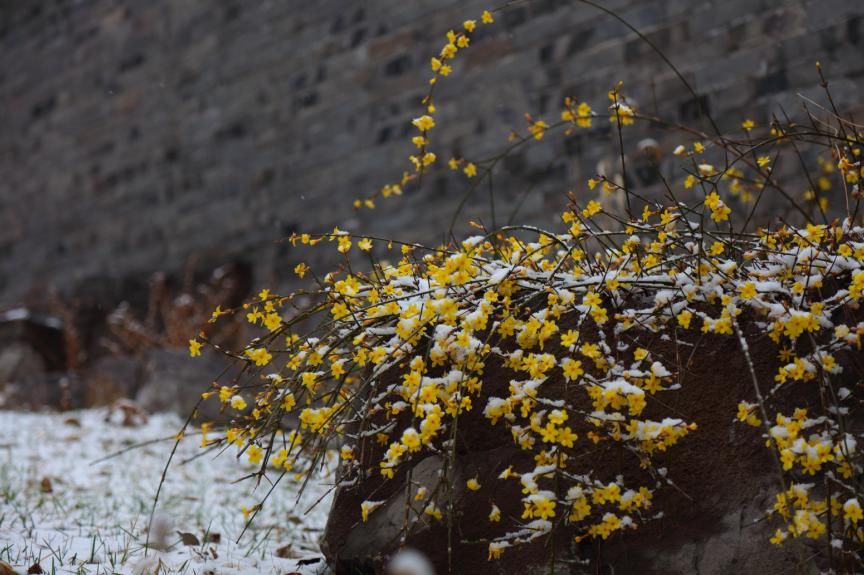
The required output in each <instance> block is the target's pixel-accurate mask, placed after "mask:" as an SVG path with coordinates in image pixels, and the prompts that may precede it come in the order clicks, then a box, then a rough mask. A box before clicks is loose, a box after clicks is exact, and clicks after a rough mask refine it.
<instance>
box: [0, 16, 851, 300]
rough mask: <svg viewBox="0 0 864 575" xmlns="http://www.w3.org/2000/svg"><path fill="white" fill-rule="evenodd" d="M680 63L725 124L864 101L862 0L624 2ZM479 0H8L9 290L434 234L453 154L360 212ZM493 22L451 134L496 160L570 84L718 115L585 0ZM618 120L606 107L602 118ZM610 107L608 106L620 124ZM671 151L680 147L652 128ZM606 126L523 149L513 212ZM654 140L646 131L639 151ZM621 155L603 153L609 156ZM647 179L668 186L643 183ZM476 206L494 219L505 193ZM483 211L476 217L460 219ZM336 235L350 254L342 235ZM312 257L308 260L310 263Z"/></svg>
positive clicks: (274, 270) (528, 215)
mask: <svg viewBox="0 0 864 575" xmlns="http://www.w3.org/2000/svg"><path fill="white" fill-rule="evenodd" d="M603 5H604V6H606V7H608V8H609V9H612V10H614V11H616V12H617V13H618V14H620V15H621V16H622V17H623V18H625V19H626V20H628V21H629V22H631V23H632V24H633V25H635V26H636V27H638V28H639V29H640V30H641V31H642V32H644V33H645V34H646V35H647V36H648V38H650V39H651V40H652V41H653V42H654V43H655V44H656V45H657V46H658V47H659V48H661V49H662V50H664V51H665V52H666V53H667V54H668V56H669V57H670V59H671V60H672V61H673V62H674V63H675V64H676V65H677V66H678V67H679V68H680V70H681V71H682V72H683V74H684V75H685V77H686V78H687V79H688V81H690V82H691V83H692V85H693V87H694V88H695V90H696V91H697V92H698V93H699V94H700V97H701V99H702V102H703V104H705V105H707V107H708V109H709V110H710V112H711V114H712V115H713V116H714V117H715V119H716V120H717V122H718V123H719V125H720V126H721V128H723V129H733V128H734V127H736V126H737V125H738V123H739V122H740V121H741V120H742V119H743V116H744V115H745V112H746V115H747V116H749V117H752V118H753V119H754V120H756V121H757V122H760V123H762V124H764V123H766V122H767V121H768V120H769V118H770V115H771V113H776V112H777V111H778V110H780V108H781V106H782V108H783V109H785V110H786V111H787V112H789V113H790V114H793V115H794V114H796V113H798V111H799V110H800V108H801V100H800V99H799V97H798V96H797V94H798V93H799V92H800V93H802V94H804V95H806V96H808V97H811V98H814V99H816V100H818V101H821V100H822V99H823V98H822V95H821V92H820V90H819V88H818V86H817V82H816V80H817V76H816V73H815V69H814V63H815V61H816V60H820V61H821V62H822V63H823V65H824V67H825V70H826V73H827V75H828V76H829V77H830V78H831V80H832V88H833V91H834V96H835V98H836V100H837V103H838V105H840V106H843V107H847V108H849V109H851V110H852V111H853V112H854V111H856V110H857V111H858V112H860V111H861V103H862V102H864V98H862V97H861V96H859V91H860V88H861V85H862V74H864V59H862V58H861V53H862V50H864V23H862V15H864V4H862V3H861V2H860V1H859V0H785V1H783V0H775V1H770V0H609V1H605V2H603ZM487 7H489V4H488V2H486V1H478V0H467V1H449V0H368V1H363V2H359V1H355V2H349V1H348V0H316V1H314V2H309V1H302V2H301V1H298V0H284V1H276V0H261V1H256V2H242V1H240V0H233V1H229V0H220V1H218V2H216V1H214V2H204V1H201V0H179V1H178V0H154V1H151V2H137V1H133V0H88V1H83V0H52V1H49V0H28V1H27V2H5V3H3V4H2V5H0V48H2V49H0V119H2V129H0V174H2V178H0V301H2V302H6V303H12V302H14V301H17V300H20V299H21V298H22V297H24V296H25V295H26V294H27V293H28V292H29V291H31V290H32V289H33V288H34V287H43V286H46V285H57V286H58V287H60V288H61V289H62V290H67V291H70V290H75V289H78V287H79V286H81V285H84V284H85V282H89V285H103V284H106V283H111V282H115V283H116V282H118V281H120V280H122V279H123V278H129V277H136V276H141V275H143V274H146V273H149V272H151V271H153V270H156V269H162V270H167V271H178V270H180V269H181V268H182V267H183V265H184V263H185V262H187V260H188V259H189V258H190V257H195V258H197V260H198V261H200V262H204V263H207V264H219V263H222V262H224V261H225V260H228V259H232V258H235V257H242V259H244V260H246V261H248V262H249V263H252V264H253V265H254V266H255V269H256V274H257V278H256V279H257V281H258V283H261V284H265V283H267V284H270V285H272V284H274V283H277V282H279V281H280V280H282V279H284V278H285V277H286V276H287V275H288V272H289V270H290V267H293V264H294V263H295V261H297V259H298V258H299V257H300V256H299V255H295V254H293V253H291V252H290V251H288V250H286V248H285V246H284V245H280V244H277V243H275V242H274V240H277V239H278V238H279V237H282V236H284V235H286V234H288V233H290V232H292V231H323V230H328V229H331V228H332V227H333V225H334V224H336V223H339V224H340V225H341V226H342V227H348V228H350V229H352V230H355V231H361V232H371V231H373V230H374V231H375V232H377V233H378V234H380V235H392V236H397V237H402V238H411V239H416V240H424V241H436V240H439V239H440V238H441V237H442V234H443V232H444V231H445V230H446V228H447V226H448V224H449V220H450V216H451V214H452V211H453V207H454V205H455V203H456V202H458V200H459V198H460V197H461V195H462V194H463V193H464V192H465V190H466V184H465V181H464V179H461V178H457V177H455V176H453V175H452V174H450V173H449V172H447V171H446V170H442V171H436V172H434V173H432V174H430V175H429V176H428V177H427V178H426V181H425V182H424V185H423V188H422V190H420V191H415V192H413V193H412V194H410V195H409V196H408V197H405V198H403V199H401V200H398V201H391V202H385V203H382V205H381V207H380V208H379V209H378V210H376V211H373V212H363V213H360V214H354V212H353V210H352V207H351V203H352V200H353V199H354V198H355V197H358V196H362V195H366V194H368V193H370V192H371V191H373V190H375V189H377V188H378V187H379V186H381V185H382V184H384V183H388V182H390V181H392V180H393V179H394V178H397V177H398V175H399V174H400V173H401V171H402V170H403V169H404V168H406V164H407V162H406V161H405V160H404V158H405V157H406V156H407V154H408V153H409V152H410V148H411V145H410V143H408V142H407V135H408V134H410V133H411V132H412V130H413V128H411V126H410V124H409V121H410V118H412V117H414V116H416V115H418V113H419V112H420V109H421V108H420V105H419V98H420V96H421V95H422V93H423V92H424V90H425V84H426V82H425V81H426V78H427V77H428V75H429V69H428V60H429V57H430V56H431V55H433V54H434V53H435V52H436V51H437V50H438V49H439V48H440V45H441V44H442V39H443V34H444V32H445V31H446V30H447V29H448V27H450V26H454V25H458V23H460V22H461V21H462V20H464V19H466V18H469V17H477V16H478V15H479V13H480V11H481V10H483V9H484V8H487ZM498 20H499V21H498V23H496V25H495V26H493V27H488V28H484V29H483V30H482V32H481V33H479V34H478V35H477V36H476V37H475V39H474V41H473V45H472V47H471V48H470V49H469V50H468V51H467V53H466V54H465V55H464V57H461V58H460V59H459V60H458V62H457V64H456V65H455V71H454V76H452V77H451V78H450V79H448V81H447V82H445V83H443V84H442V85H441V90H440V93H439V96H438V107H439V110H440V112H439V126H440V127H439V128H438V129H436V131H435V134H434V137H435V140H434V147H435V148H436V149H437V151H438V152H439V155H441V156H442V157H444V159H446V156H447V155H448V154H450V153H455V154H465V155H468V156H482V155H484V154H489V153H491V152H493V151H495V150H497V149H500V147H502V146H503V145H504V144H505V143H506V135H507V133H508V132H509V130H510V129H512V128H517V129H523V128H524V119H523V114H524V113H525V112H531V113H532V114H534V115H535V117H542V118H545V119H547V120H549V119H557V116H558V110H559V109H560V103H561V101H562V99H563V97H564V96H565V95H572V96H574V97H576V98H578V99H580V100H588V101H589V102H590V103H591V104H592V105H593V106H594V107H595V108H602V107H604V106H605V105H606V100H605V94H606V91H607V90H608V89H609V87H610V86H612V85H613V84H614V83H615V82H616V81H618V80H624V81H625V93H627V94H628V95H630V96H631V97H632V98H633V100H634V101H635V102H636V104H637V105H638V107H639V109H640V110H641V111H646V112H656V113H658V114H661V115H663V116H665V117H668V118H671V119H673V120H680V121H687V122H690V123H695V124H697V125H704V119H700V118H699V106H698V105H697V104H696V103H695V102H694V101H693V99H692V97H691V96H690V95H689V94H688V93H687V92H686V90H684V89H683V87H682V86H681V84H680V82H679V80H678V79H677V78H676V77H675V76H674V74H673V73H672V71H671V70H670V69H669V68H668V67H667V66H666V65H665V64H664V63H663V62H662V61H661V60H660V59H659V58H658V56H657V55H656V54H655V53H653V51H652V50H651V49H650V48H649V47H648V46H647V45H646V44H645V43H644V42H643V41H641V40H640V39H639V38H637V37H636V35H635V34H633V33H632V32H630V31H629V30H627V29H626V28H625V27H624V26H623V25H621V24H620V23H619V22H616V21H615V20H614V19H613V18H611V17H609V16H608V15H605V14H603V13H601V12H599V11H597V10H595V9H593V8H590V7H588V6H586V5H583V4H580V3H579V2H573V1H569V2H568V1H561V0H557V1H556V0H536V1H534V2H530V3H524V4H518V5H517V6H516V7H513V8H512V9H510V10H509V11H508V12H506V14H503V15H501V16H500V17H499V18H498ZM598 124H601V123H600V122H598ZM603 124H605V122H603ZM636 133H637V134H638V135H639V137H649V136H650V137H653V138H655V139H657V140H658V141H659V142H660V144H661V146H662V147H663V148H664V149H666V150H667V157H668V150H669V149H671V145H672V144H673V142H674V143H678V141H677V140H675V139H670V136H669V135H668V134H666V133H664V132H662V131H660V130H659V128H655V127H651V126H645V127H642V128H640V129H639V131H638V132H636ZM613 136H614V134H613V133H611V131H610V129H609V127H608V125H606V126H602V125H600V126H598V127H596V128H593V129H592V130H590V131H588V132H584V133H581V134H580V135H578V136H576V137H573V138H570V139H568V140H567V141H564V140H563V139H562V138H560V137H550V138H548V139H547V140H544V141H543V142H541V145H537V146H532V147H531V148H529V149H527V150H526V151H524V152H520V153H519V154H517V155H515V156H514V157H512V158H510V159H509V160H508V161H506V162H504V164H503V165H502V167H501V169H500V172H499V173H498V175H497V177H496V180H495V182H496V189H497V195H496V219H495V221H496V222H497V223H499V224H500V223H502V221H505V220H506V219H507V216H508V215H509V213H510V209H511V208H512V206H513V205H514V203H515V202H516V201H517V199H518V198H519V197H521V195H522V194H523V192H525V191H527V190H531V193H530V194H529V195H527V196H526V198H527V199H526V200H525V202H524V204H523V205H522V208H521V212H520V214H521V216H522V219H523V221H529V222H547V223H549V222H551V221H552V220H553V219H554V218H555V214H556V212H558V211H559V210H560V208H561V207H562V206H563V205H564V204H565V201H566V200H565V198H564V195H563V192H566V191H568V190H571V189H572V190H575V191H576V193H580V194H581V193H585V190H584V181H585V180H586V179H587V178H588V177H590V176H591V175H593V174H594V173H596V171H597V169H598V164H603V163H604V161H605V162H606V163H608V162H609V158H613V159H614V158H615V157H616V155H617V149H616V146H617V137H615V138H613ZM638 139H639V138H638V137H636V138H632V137H631V138H629V139H628V141H627V143H626V147H627V150H626V151H627V153H628V154H632V153H635V146H636V144H637V141H638ZM601 167H602V165H601ZM636 183H637V185H638V184H640V183H644V184H650V183H651V182H638V181H637V182H636ZM469 216H471V217H479V218H482V219H483V221H484V222H487V223H491V221H492V217H491V214H490V213H489V205H488V202H487V194H486V193H485V192H483V193H478V194H477V195H476V198H474V199H472V200H471V201H469V202H468V205H467V210H466V212H465V215H464V217H463V218H461V219H462V220H466V219H467V218H468V217H469ZM460 229H464V228H460ZM331 251H332V250H331ZM305 257H306V256H305V255H304V258H305Z"/></svg>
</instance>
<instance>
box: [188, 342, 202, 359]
mask: <svg viewBox="0 0 864 575" xmlns="http://www.w3.org/2000/svg"><path fill="white" fill-rule="evenodd" d="M199 355H201V342H200V341H198V340H195V339H190V340H189V356H190V357H198V356H199Z"/></svg>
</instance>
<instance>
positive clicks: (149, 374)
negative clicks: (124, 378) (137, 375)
mask: <svg viewBox="0 0 864 575" xmlns="http://www.w3.org/2000/svg"><path fill="white" fill-rule="evenodd" d="M226 365H227V363H226V361H225V360H224V359H223V358H222V357H219V356H215V355H212V354H209V353H205V354H203V355H202V356H201V357H197V358H194V359H192V358H190V357H189V353H188V352H187V351H186V350H179V349H157V350H151V351H149V352H147V354H146V356H145V357H144V359H143V375H142V383H141V387H140V389H139V390H138V393H137V394H136V396H135V401H136V402H137V403H138V404H140V405H141V406H142V407H143V408H144V409H146V410H147V411H149V412H157V411H172V412H175V413H177V414H178V415H180V416H181V417H185V416H187V415H189V414H190V413H191V412H192V410H193V409H195V406H196V405H198V402H199V400H200V399H201V394H202V393H203V392H205V391H207V389H208V388H209V386H210V384H211V383H212V382H213V381H215V380H216V379H217V378H218V377H219V376H220V374H222V373H223V371H224V370H225V368H226ZM226 377H227V376H226ZM226 381H227V380H226ZM198 415H199V419H201V420H207V421H222V420H224V419H225V416H224V415H223V414H221V413H220V411H219V402H218V401H217V400H213V399H210V400H209V401H204V402H203V403H201V405H200V408H199V412H198Z"/></svg>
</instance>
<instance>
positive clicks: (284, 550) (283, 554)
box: [276, 543, 299, 559]
mask: <svg viewBox="0 0 864 575" xmlns="http://www.w3.org/2000/svg"><path fill="white" fill-rule="evenodd" d="M276 557H280V558H282V559H296V558H297V557H299V555H297V553H296V552H295V551H294V550H293V549H292V548H291V544H290V543H289V544H287V545H283V546H282V547H277V548H276Z"/></svg>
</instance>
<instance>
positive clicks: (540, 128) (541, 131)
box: [528, 120, 549, 140]
mask: <svg viewBox="0 0 864 575" xmlns="http://www.w3.org/2000/svg"><path fill="white" fill-rule="evenodd" d="M548 128H549V124H547V123H546V122H544V121H543V120H537V121H536V122H534V123H533V124H531V125H530V126H528V131H529V132H531V135H532V136H534V139H535V140H542V139H543V136H544V135H545V134H546V130H547V129H548Z"/></svg>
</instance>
